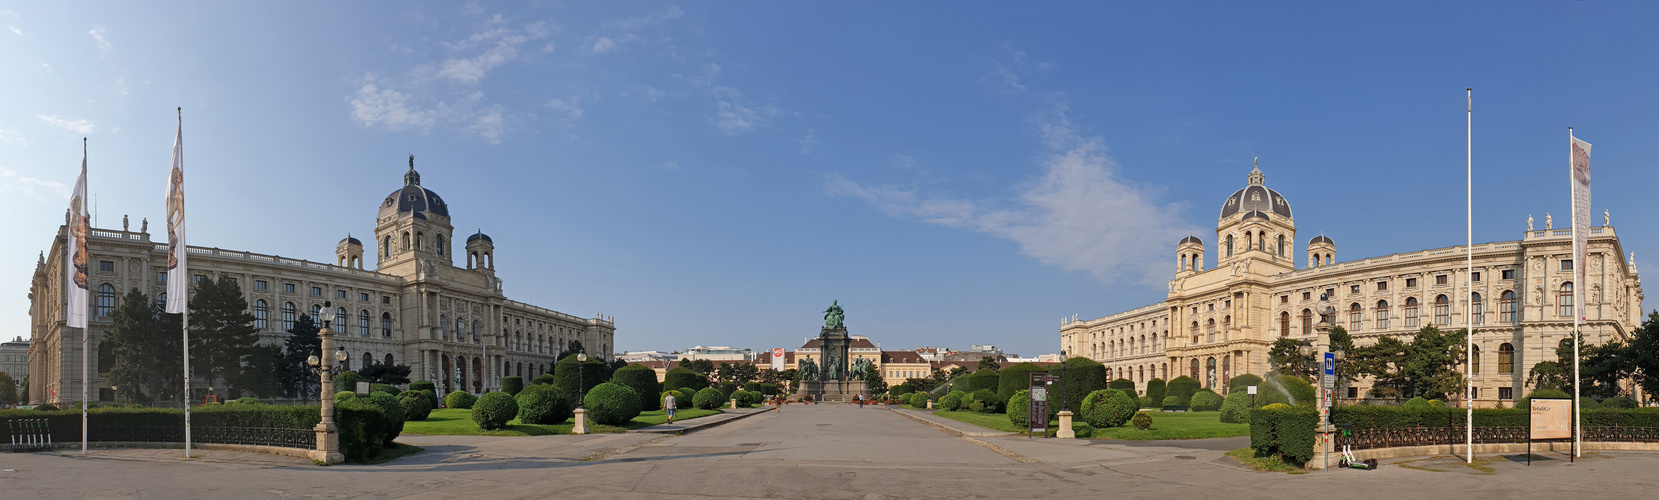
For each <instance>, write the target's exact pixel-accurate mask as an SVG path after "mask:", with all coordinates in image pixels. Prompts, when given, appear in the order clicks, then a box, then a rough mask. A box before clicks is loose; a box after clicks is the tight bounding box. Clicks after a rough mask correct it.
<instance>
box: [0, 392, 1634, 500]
mask: <svg viewBox="0 0 1659 500" xmlns="http://www.w3.org/2000/svg"><path fill="white" fill-rule="evenodd" d="M901 412H909V413H908V415H907V414H901ZM964 430H981V431H982V430H983V429H978V428H972V427H971V426H967V425H966V424H960V423H956V422H954V421H949V420H944V419H939V418H937V417H932V416H931V415H927V414H926V413H925V412H919V411H915V410H896V409H887V408H882V407H866V408H858V407H856V406H848V405H811V406H801V405H791V406H789V407H786V408H784V411H783V412H781V413H763V414H759V415H754V416H749V417H747V418H742V419H736V420H732V421H730V422H729V423H726V424H723V425H719V426H714V427H710V428H706V429H703V430H700V431H697V432H694V433H690V434H685V435H679V436H676V435H663V434H650V433H628V434H599V435H588V436H536V437H483V436H403V437H401V438H399V441H401V442H405V443H409V444H414V445H418V446H421V447H424V448H425V449H426V451H425V452H423V453H420V454H418V455H415V456H411V457H407V458H403V459H399V460H396V461H393V462H391V463H387V464H382V465H375V466H362V465H336V466H332V467H318V466H314V465H311V463H310V462H308V461H304V460H298V459H293V458H288V457H279V456H271V455H260V454H250V453H237V452H223V451H212V450H209V451H203V452H200V455H201V458H199V459H195V460H180V459H178V458H177V457H178V455H179V453H178V450H97V451H94V452H93V453H92V454H90V455H88V456H85V457H83V456H81V455H79V454H78V453H74V452H55V453H20V454H3V455H0V470H3V472H0V491H5V492H6V493H5V498H236V499H245V498H299V497H305V498H460V497H471V498H480V499H483V498H488V499H492V500H494V499H503V498H551V497H558V498H658V499H660V498H666V497H669V496H683V497H710V498H729V497H746V498H1014V497H1022V498H1056V497H1062V496H1068V497H1069V496H1076V497H1077V498H1084V497H1085V496H1086V497H1098V496H1100V495H1113V496H1121V495H1135V494H1160V495H1168V494H1176V495H1183V494H1184V495H1187V496H1176V497H1175V498H1205V497H1204V496H1203V495H1225V496H1226V497H1227V498H1276V499H1282V498H1285V495H1287V494H1290V495H1334V496H1336V497H1338V498H1431V497H1434V498H1440V497H1445V496H1447V495H1453V494H1455V495H1461V496H1470V495H1478V496H1479V497H1487V496H1488V495H1509V496H1515V497H1522V496H1525V497H1543V496H1551V495H1566V494H1574V493H1580V492H1584V491H1587V490H1586V488H1590V487H1593V491H1596V494H1597V495H1599V496H1603V497H1609V498H1635V497H1646V496H1650V495H1651V494H1652V490H1653V488H1654V487H1655V485H1659V482H1655V481H1654V480H1653V479H1652V478H1651V476H1650V475H1649V474H1651V472H1650V471H1651V470H1653V469H1654V468H1655V467H1656V466H1659V453H1650V452H1616V453H1609V452H1602V453H1595V454H1592V455H1591V456H1588V457H1586V458H1584V459H1581V460H1579V461H1578V463H1576V464H1569V463H1567V461H1566V460H1565V457H1559V456H1558V457H1555V458H1560V459H1559V460H1542V461H1539V462H1535V463H1534V464H1533V466H1532V467H1530V468H1529V467H1527V466H1526V465H1525V464H1523V463H1517V462H1514V461H1513V460H1511V459H1508V458H1505V457H1500V456H1491V457H1482V458H1483V460H1482V461H1481V462H1482V463H1481V464H1480V465H1482V467H1480V468H1470V467H1466V466H1464V465H1462V464H1461V463H1460V462H1457V461H1455V460H1453V459H1450V458H1429V457H1419V458H1413V459H1400V460H1394V461H1389V462H1385V465H1384V466H1383V467H1382V469H1381V470H1377V471H1370V472H1366V471H1353V470H1333V471H1329V472H1310V473H1306V474H1285V473H1267V472H1257V471H1253V470H1248V469H1245V468H1243V467H1240V466H1239V465H1237V464H1236V463H1235V462H1233V461H1232V460H1231V459H1229V458H1227V457H1225V456H1223V453H1224V452H1225V451H1226V450H1229V449H1233V448H1239V447H1244V446H1247V445H1248V439H1247V438H1226V439H1212V440H1197V441H1163V442H1124V441H1090V440H1057V439H1029V438H1024V437H1018V436H985V435H979V436H972V435H963V433H962V432H961V431H964Z"/></svg>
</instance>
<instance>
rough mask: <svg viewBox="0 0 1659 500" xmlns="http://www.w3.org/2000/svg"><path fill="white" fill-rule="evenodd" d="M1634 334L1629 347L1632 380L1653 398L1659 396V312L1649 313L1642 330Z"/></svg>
mask: <svg viewBox="0 0 1659 500" xmlns="http://www.w3.org/2000/svg"><path fill="white" fill-rule="evenodd" d="M1632 333H1633V335H1631V339H1630V347H1629V351H1630V355H1629V358H1630V359H1631V368H1632V370H1631V371H1632V377H1631V378H1632V379H1634V380H1635V382H1636V385H1638V386H1640V387H1641V388H1642V392H1643V393H1646V394H1648V397H1650V398H1651V397H1653V395H1655V394H1659V311H1654V312H1651V313H1648V316H1647V320H1646V321H1643V322H1642V326H1641V328H1637V329H1636V331H1635V332H1632Z"/></svg>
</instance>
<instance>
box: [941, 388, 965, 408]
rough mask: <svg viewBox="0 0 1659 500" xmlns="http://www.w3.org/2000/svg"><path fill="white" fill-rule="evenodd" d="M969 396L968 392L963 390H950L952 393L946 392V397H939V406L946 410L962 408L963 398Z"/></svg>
mask: <svg viewBox="0 0 1659 500" xmlns="http://www.w3.org/2000/svg"><path fill="white" fill-rule="evenodd" d="M967 397H968V394H967V393H964V392H962V391H950V394H946V395H945V397H942V398H939V408H940V409H942V410H945V411H958V410H961V409H962V405H963V400H964V399H967Z"/></svg>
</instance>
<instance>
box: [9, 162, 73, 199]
mask: <svg viewBox="0 0 1659 500" xmlns="http://www.w3.org/2000/svg"><path fill="white" fill-rule="evenodd" d="M0 193H12V194H21V195H26V196H29V197H32V198H38V199H47V198H48V196H50V195H55V196H56V197H57V198H61V199H65V200H67V199H69V186H68V185H66V184H64V183H62V182H53V181H43V180H40V179H36V178H34V177H28V176H24V175H18V173H17V172H16V171H14V170H12V169H9V168H6V167H0Z"/></svg>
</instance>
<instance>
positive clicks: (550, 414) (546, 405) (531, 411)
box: [513, 384, 576, 425]
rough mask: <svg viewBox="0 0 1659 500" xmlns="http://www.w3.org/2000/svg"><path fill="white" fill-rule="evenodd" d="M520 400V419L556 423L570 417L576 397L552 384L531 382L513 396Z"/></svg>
mask: <svg viewBox="0 0 1659 500" xmlns="http://www.w3.org/2000/svg"><path fill="white" fill-rule="evenodd" d="M513 399H514V400H515V401H518V420H519V421H520V422H524V423H526V424H536V425H554V424H562V423H564V421H566V420H569V419H570V415H571V410H572V409H573V408H574V407H575V402H576V400H575V398H572V397H571V396H570V394H568V393H566V392H565V391H564V389H560V388H558V387H554V386H553V385H552V384H531V385H530V386H529V387H525V388H524V390H522V391H519V393H518V394H517V395H514V396H513Z"/></svg>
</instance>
